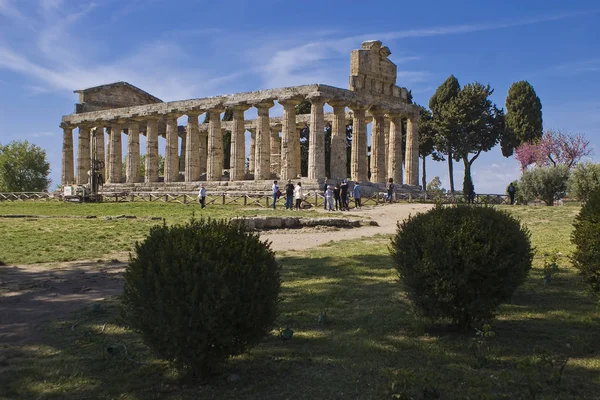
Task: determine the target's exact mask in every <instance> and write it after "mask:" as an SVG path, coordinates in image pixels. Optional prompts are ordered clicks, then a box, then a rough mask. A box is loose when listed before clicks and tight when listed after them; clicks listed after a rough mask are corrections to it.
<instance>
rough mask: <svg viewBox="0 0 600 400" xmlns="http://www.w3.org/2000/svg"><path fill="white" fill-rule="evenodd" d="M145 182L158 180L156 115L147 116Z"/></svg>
mask: <svg viewBox="0 0 600 400" xmlns="http://www.w3.org/2000/svg"><path fill="white" fill-rule="evenodd" d="M145 175H146V176H145V177H144V178H145V181H146V182H158V117H150V118H148V122H147V126H146V172H145Z"/></svg>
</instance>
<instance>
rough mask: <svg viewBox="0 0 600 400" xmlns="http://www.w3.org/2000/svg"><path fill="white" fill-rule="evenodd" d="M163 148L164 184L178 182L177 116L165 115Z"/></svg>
mask: <svg viewBox="0 0 600 400" xmlns="http://www.w3.org/2000/svg"><path fill="white" fill-rule="evenodd" d="M166 136H167V137H166V139H167V143H166V147H165V182H177V181H178V180H179V154H178V151H177V150H178V149H177V148H178V144H179V132H178V129H177V116H175V115H172V114H169V115H167V134H166Z"/></svg>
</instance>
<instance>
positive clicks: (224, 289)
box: [122, 220, 281, 377]
mask: <svg viewBox="0 0 600 400" xmlns="http://www.w3.org/2000/svg"><path fill="white" fill-rule="evenodd" d="M280 283H281V280H280V266H279V265H278V264H277V262H276V260H275V256H274V253H273V251H272V250H271V249H270V245H269V244H268V243H267V242H262V241H260V239H259V237H258V234H257V233H253V232H250V231H248V229H247V228H246V227H245V226H244V225H243V224H240V223H235V222H228V221H216V220H192V221H191V222H189V223H187V224H185V225H174V226H166V225H163V226H156V227H154V228H152V229H151V230H150V233H149V235H148V237H147V238H146V239H145V240H144V241H143V242H142V243H137V244H136V246H135V255H133V256H132V257H131V259H130V261H129V265H128V267H127V269H126V271H125V289H124V293H123V296H122V311H123V317H124V319H125V320H126V321H127V323H128V324H129V325H130V327H131V328H132V329H134V330H135V331H137V332H139V333H141V335H142V337H143V340H144V342H145V343H146V344H147V345H148V347H150V348H151V349H152V350H153V351H154V352H155V353H156V354H157V355H158V356H159V357H160V358H162V359H165V360H168V361H170V362H172V363H173V364H174V365H175V366H176V367H177V368H179V369H181V370H184V371H187V372H191V373H193V374H195V375H200V376H203V377H206V376H208V375H210V374H211V373H213V372H215V370H216V369H217V368H218V366H219V365H220V364H221V363H222V362H224V361H225V360H226V359H227V358H228V357H230V356H234V355H238V354H241V353H243V352H244V351H246V350H247V349H249V348H250V347H252V346H253V345H255V344H257V343H258V342H259V341H260V339H261V338H262V337H264V335H265V334H267V333H268V332H269V331H270V329H271V327H272V326H273V323H274V322H275V318H276V317H277V303H278V297H279V289H280Z"/></svg>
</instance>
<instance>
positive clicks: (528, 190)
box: [519, 165, 570, 206]
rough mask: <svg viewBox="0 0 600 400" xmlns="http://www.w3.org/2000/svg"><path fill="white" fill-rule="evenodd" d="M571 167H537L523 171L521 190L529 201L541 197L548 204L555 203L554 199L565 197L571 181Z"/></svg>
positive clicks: (520, 183)
mask: <svg viewBox="0 0 600 400" xmlns="http://www.w3.org/2000/svg"><path fill="white" fill-rule="evenodd" d="M569 172H570V170H569V167H567V166H566V165H557V166H554V167H536V168H533V169H531V170H527V171H525V172H523V175H522V176H521V181H520V182H519V190H520V191H521V194H522V196H523V198H525V199H526V200H527V201H531V200H535V199H540V200H542V201H543V202H544V203H546V205H547V206H552V205H554V200H559V199H562V198H563V197H565V195H566V192H567V183H568V181H569Z"/></svg>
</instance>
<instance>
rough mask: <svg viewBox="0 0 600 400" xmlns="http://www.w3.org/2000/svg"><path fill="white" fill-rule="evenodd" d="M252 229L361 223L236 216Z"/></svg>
mask: <svg viewBox="0 0 600 400" xmlns="http://www.w3.org/2000/svg"><path fill="white" fill-rule="evenodd" d="M233 220H234V221H239V222H242V223H244V224H246V226H247V227H248V228H249V229H252V230H259V231H260V230H270V229H299V228H304V227H318V226H332V227H338V228H357V227H359V226H360V225H361V223H360V221H358V220H351V219H345V218H302V217H269V216H261V217H236V218H233Z"/></svg>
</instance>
